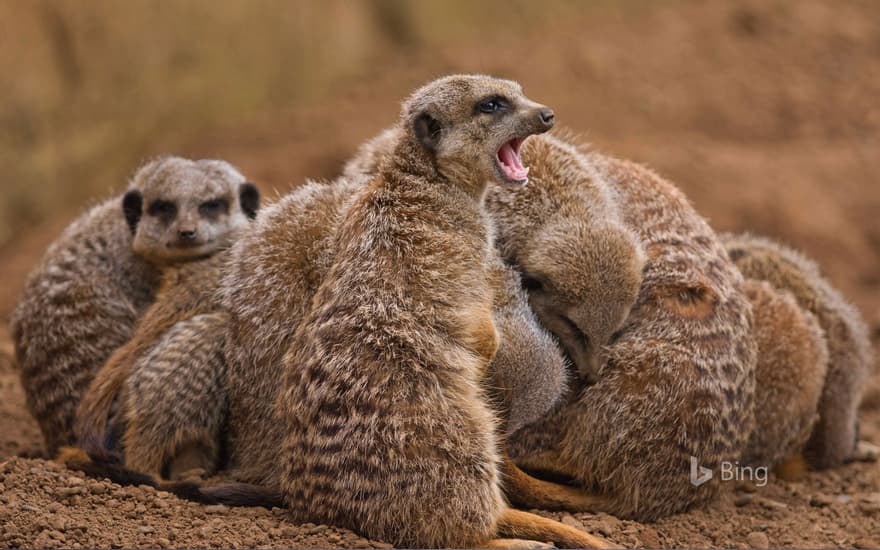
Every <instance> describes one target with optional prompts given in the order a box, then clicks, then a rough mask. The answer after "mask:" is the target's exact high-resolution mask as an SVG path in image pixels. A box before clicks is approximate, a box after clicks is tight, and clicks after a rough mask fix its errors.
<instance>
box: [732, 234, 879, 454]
mask: <svg viewBox="0 0 880 550" xmlns="http://www.w3.org/2000/svg"><path fill="white" fill-rule="evenodd" d="M722 241H723V243H724V245H725V246H726V247H727V251H728V253H729V254H730V257H731V259H732V260H733V262H734V263H735V264H736V266H737V267H738V268H739V270H740V271H741V272H742V273H743V275H744V276H746V277H748V278H751V279H756V280H761V281H767V282H768V283H769V284H770V285H772V286H773V288H775V289H777V290H780V291H786V292H790V293H791V295H793V296H794V299H795V300H797V303H798V304H799V305H800V307H801V308H803V309H804V310H805V311H806V312H809V313H810V314H812V315H814V316H815V318H816V320H817V321H818V324H819V327H820V329H821V331H822V335H823V338H824V340H825V345H826V346H827V362H828V366H827V374H825V375H824V377H822V378H818V374H819V373H818V371H817V369H816V367H815V366H813V365H811V364H807V363H805V364H803V367H802V368H803V369H804V372H802V373H800V374H798V373H792V376H791V378H790V380H791V381H792V383H793V384H794V385H795V386H796V387H801V386H803V385H804V384H807V385H813V384H816V383H822V386H821V387H822V396H821V398H820V400H819V404H818V410H817V412H818V415H819V419H818V421H817V422H816V425H815V427H814V428H813V430H812V433H811V435H810V438H809V440H808V441H807V442H806V445H805V446H804V449H803V451H804V457H805V458H806V460H807V463H808V465H809V466H811V467H813V468H817V469H821V468H830V467H833V466H837V465H840V464H842V463H843V462H844V461H846V460H848V459H852V458H856V456H855V452H856V444H857V440H858V409H859V403H860V402H861V396H862V391H863V390H864V388H865V384H866V381H867V379H868V377H869V376H870V374H871V372H872V371H873V368H874V362H873V356H872V355H873V354H872V350H871V342H870V339H869V337H868V330H867V327H866V326H865V323H864V321H863V320H862V317H861V315H860V314H859V312H858V310H857V309H856V308H854V307H853V306H851V305H850V304H849V303H847V301H846V300H845V299H844V297H843V296H842V295H841V294H840V292H838V291H837V290H836V289H835V288H834V287H832V286H831V284H830V283H829V282H828V281H827V280H826V279H825V278H824V277H823V276H822V274H821V273H820V271H819V268H818V266H817V265H816V264H815V263H814V262H812V261H811V260H809V259H808V258H807V257H805V256H804V255H802V254H800V253H798V252H796V251H794V250H792V249H790V248H787V247H785V246H782V245H781V244H779V243H776V242H773V241H771V240H770V239H766V238H763V237H757V236H752V235H730V234H727V235H723V236H722ZM780 332H782V331H781V330H780ZM780 337H782V335H780ZM820 358H821V357H818V356H817V357H816V360H818V359H820Z"/></svg>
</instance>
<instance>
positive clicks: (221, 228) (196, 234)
mask: <svg viewBox="0 0 880 550" xmlns="http://www.w3.org/2000/svg"><path fill="white" fill-rule="evenodd" d="M259 202H260V194H259V192H258V191H257V188H256V187H255V186H254V185H253V184H252V183H249V182H247V181H246V180H245V178H244V176H242V175H241V174H240V173H239V172H238V170H236V169H235V168H233V167H232V166H231V165H230V164H229V163H227V162H224V161H221V160H198V161H193V160H187V159H183V158H180V157H164V158H160V159H157V160H154V161H152V162H150V163H148V164H146V165H144V166H143V167H142V168H140V169H139V170H138V171H137V173H136V174H135V175H134V178H132V182H131V185H130V187H129V190H128V192H126V193H125V196H124V197H123V199H122V211H123V214H124V215H125V221H126V222H127V223H128V226H129V228H130V229H131V232H132V234H133V235H134V240H133V241H132V249H133V250H134V252H135V253H136V254H138V255H140V256H143V257H144V258H146V259H148V260H150V261H152V262H155V263H159V264H163V263H175V262H185V261H189V260H194V259H198V258H203V257H206V256H210V255H211V254H213V253H215V252H217V251H218V250H220V249H222V248H226V247H228V246H229V245H230V243H231V241H232V239H234V238H235V235H236V234H237V233H238V231H239V230H241V229H242V228H244V227H246V226H247V225H248V224H249V222H250V221H251V220H253V219H254V218H255V217H256V215H257V209H258V208H259Z"/></svg>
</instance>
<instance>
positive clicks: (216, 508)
mask: <svg viewBox="0 0 880 550" xmlns="http://www.w3.org/2000/svg"><path fill="white" fill-rule="evenodd" d="M204 510H205V512H206V513H208V514H222V513H223V512H226V511H227V510H229V507H228V506H225V505H223V504H212V505H210V506H205V508H204Z"/></svg>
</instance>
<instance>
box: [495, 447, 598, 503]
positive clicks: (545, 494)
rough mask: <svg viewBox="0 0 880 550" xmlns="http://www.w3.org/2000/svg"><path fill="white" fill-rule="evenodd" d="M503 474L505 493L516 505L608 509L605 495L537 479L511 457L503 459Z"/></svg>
mask: <svg viewBox="0 0 880 550" xmlns="http://www.w3.org/2000/svg"><path fill="white" fill-rule="evenodd" d="M502 475H503V476H504V493H505V494H506V495H507V498H508V500H510V502H511V504H513V505H514V506H520V507H523V508H541V509H543V510H565V511H568V512H596V511H601V510H607V509H608V507H607V502H606V499H605V498H604V497H601V496H597V495H592V494H589V493H586V492H584V491H583V490H581V489H578V488H576V487H569V486H567V485H562V484H559V483H553V482H551V481H544V480H542V479H537V478H534V477H532V476H530V475H529V474H527V473H526V472H524V471H522V470H521V469H520V468H519V467H518V466H517V465H516V464H514V463H513V460H511V459H510V458H505V459H504V462H503V466H502Z"/></svg>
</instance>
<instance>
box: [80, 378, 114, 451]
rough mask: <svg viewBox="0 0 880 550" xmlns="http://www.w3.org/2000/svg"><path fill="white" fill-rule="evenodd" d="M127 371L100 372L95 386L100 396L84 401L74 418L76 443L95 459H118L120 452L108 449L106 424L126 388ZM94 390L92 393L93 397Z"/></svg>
mask: <svg viewBox="0 0 880 550" xmlns="http://www.w3.org/2000/svg"><path fill="white" fill-rule="evenodd" d="M125 374H126V373H125V372H124V371H122V372H120V369H119V368H113V369H109V371H108V370H103V369H102V370H101V371H99V372H98V374H97V376H96V377H95V380H94V381H93V383H92V387H91V388H90V390H92V388H94V390H93V392H94V394H95V395H97V396H98V397H97V398H95V399H83V400H82V401H81V402H80V406H79V408H78V410H77V414H76V417H75V418H74V421H73V422H74V428H73V429H74V434H75V435H76V438H77V444H78V445H79V446H80V447H81V448H82V449H83V451H84V452H85V453H86V454H88V455H89V456H92V457H100V458H102V459H119V458H121V457H120V456H119V454H118V453H114V452H113V451H111V450H110V449H108V448H107V443H106V439H107V424H108V420H109V417H110V411H111V410H112V408H113V402H114V400H115V399H116V396H117V395H118V394H119V392H120V390H121V389H122V387H123V382H124V380H125ZM91 393H92V391H90V392H89V394H91Z"/></svg>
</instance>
